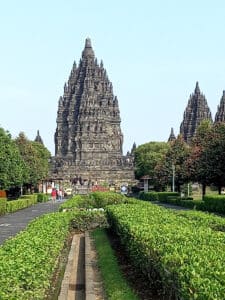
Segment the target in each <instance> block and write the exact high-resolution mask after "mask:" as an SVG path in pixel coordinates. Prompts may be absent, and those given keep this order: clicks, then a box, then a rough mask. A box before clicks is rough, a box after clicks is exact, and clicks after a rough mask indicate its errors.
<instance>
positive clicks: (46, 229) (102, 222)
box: [0, 210, 107, 300]
mask: <svg viewBox="0 0 225 300" xmlns="http://www.w3.org/2000/svg"><path fill="white" fill-rule="evenodd" d="M106 226H107V220H106V217H105V214H104V213H103V212H101V211H97V212H96V211H79V210H75V211H72V212H56V213H50V214H46V215H43V216H41V217H39V218H37V219H35V220H34V221H32V222H31V223H30V224H29V225H28V226H27V228H26V229H25V230H24V231H22V232H20V233H19V234H17V235H16V236H15V237H14V238H12V239H9V240H7V241H6V242H5V243H4V244H3V245H2V246H1V247H0V274H1V276H0V299H1V300H12V299H16V300H31V299H35V300H43V299H49V298H47V297H46V295H47V294H48V292H49V289H50V286H51V284H52V279H53V280H54V281H55V280H56V278H55V275H56V273H55V272H56V270H57V264H58V259H59V257H60V255H61V252H62V250H63V248H64V245H65V243H66V242H67V238H68V235H69V230H70V228H74V229H78V230H89V229H93V228H95V227H106Z"/></svg>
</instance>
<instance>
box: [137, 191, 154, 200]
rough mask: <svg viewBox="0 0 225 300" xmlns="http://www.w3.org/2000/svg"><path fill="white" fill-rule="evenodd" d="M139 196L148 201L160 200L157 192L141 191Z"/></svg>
mask: <svg viewBox="0 0 225 300" xmlns="http://www.w3.org/2000/svg"><path fill="white" fill-rule="evenodd" d="M138 198H139V199H141V200H146V201H159V197H158V193H157V192H144V191H141V192H140V193H139V195H138Z"/></svg>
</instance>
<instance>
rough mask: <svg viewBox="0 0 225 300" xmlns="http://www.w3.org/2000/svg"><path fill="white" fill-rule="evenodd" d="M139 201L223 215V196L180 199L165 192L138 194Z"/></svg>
mask: <svg viewBox="0 0 225 300" xmlns="http://www.w3.org/2000/svg"><path fill="white" fill-rule="evenodd" d="M139 199H141V200H147V201H160V202H163V203H170V204H174V205H178V206H182V207H187V208H190V209H197V210H202V211H208V212H216V213H221V214H225V195H216V196H214V195H207V196H204V198H203V200H193V199H192V198H189V200H186V199H182V198H180V197H179V194H178V193H172V192H170V193H167V192H165V193H164V192H161V193H157V192H140V193H139Z"/></svg>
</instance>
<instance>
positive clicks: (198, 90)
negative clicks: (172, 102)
mask: <svg viewBox="0 0 225 300" xmlns="http://www.w3.org/2000/svg"><path fill="white" fill-rule="evenodd" d="M200 93H201V91H200V88H199V84H198V81H197V82H196V86H195V94H196V95H200Z"/></svg>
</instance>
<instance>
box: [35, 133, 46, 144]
mask: <svg viewBox="0 0 225 300" xmlns="http://www.w3.org/2000/svg"><path fill="white" fill-rule="evenodd" d="M34 141H35V142H37V143H40V144H42V145H44V143H43V140H42V138H41V136H40V133H39V130H38V131H37V136H36V138H35V140H34Z"/></svg>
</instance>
